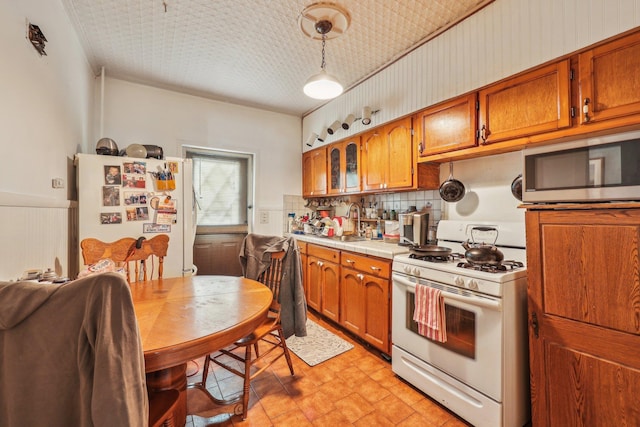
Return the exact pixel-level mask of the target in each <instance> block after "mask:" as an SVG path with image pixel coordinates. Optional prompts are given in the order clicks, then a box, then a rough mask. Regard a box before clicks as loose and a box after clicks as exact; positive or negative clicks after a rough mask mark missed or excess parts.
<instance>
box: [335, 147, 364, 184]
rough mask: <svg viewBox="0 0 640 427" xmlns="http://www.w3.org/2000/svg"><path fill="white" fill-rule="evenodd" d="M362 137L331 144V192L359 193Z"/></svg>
mask: <svg viewBox="0 0 640 427" xmlns="http://www.w3.org/2000/svg"><path fill="white" fill-rule="evenodd" d="M360 190H361V186H360V138H356V139H352V140H346V141H342V142H337V143H335V144H331V145H330V146H329V194H346V193H359V192H360Z"/></svg>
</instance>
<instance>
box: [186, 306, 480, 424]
mask: <svg viewBox="0 0 640 427" xmlns="http://www.w3.org/2000/svg"><path fill="white" fill-rule="evenodd" d="M309 317H310V318H311V319H313V320H314V321H316V322H317V323H319V324H321V325H322V326H324V327H325V328H327V329H329V330H331V331H332V332H334V333H336V334H337V335H339V336H341V337H342V338H344V339H346V340H347V341H349V342H351V343H353V344H354V346H355V347H354V348H353V349H352V350H349V351H347V352H346V353H343V354H341V355H339V356H337V357H334V358H332V359H330V360H328V361H326V362H323V363H321V364H319V365H316V366H314V367H310V366H309V365H307V364H306V363H305V362H303V361H302V360H301V359H299V358H298V357H297V356H296V355H295V354H294V353H291V356H292V358H293V368H294V370H295V375H294V376H291V374H290V373H289V368H288V367H287V363H286V360H285V359H284V358H281V359H280V360H278V361H277V362H276V363H275V364H274V365H273V366H272V367H271V368H270V369H268V370H266V371H265V372H263V373H262V374H261V375H260V376H258V377H257V378H255V379H254V380H253V382H252V385H251V388H252V391H251V397H250V399H249V416H248V417H247V419H246V420H245V421H242V419H241V417H239V416H227V415H221V416H218V417H215V418H201V417H196V416H189V417H188V419H187V427H202V426H207V425H210V424H213V423H216V424H215V425H218V426H236V425H237V426H260V427H266V426H295V427H304V426H331V427H334V426H367V427H369V426H402V427H408V426H421V427H436V426H438V427H444V426H446V427H469V426H470V424H468V423H466V422H464V421H463V420H461V419H460V418H458V417H457V416H455V415H454V414H453V413H451V412H449V411H448V410H447V409H445V408H444V407H442V406H440V405H439V404H437V403H435V402H434V401H432V400H431V399H429V398H428V397H426V396H425V395H424V394H422V393H420V392H418V391H417V390H416V389H414V388H413V387H411V386H409V385H408V384H407V383H405V382H403V381H402V380H400V379H399V378H398V377H396V376H395V375H394V374H393V372H392V371H391V364H390V363H389V362H386V361H385V360H383V359H382V358H381V357H380V356H379V355H378V354H376V353H374V352H372V351H369V350H368V349H366V348H365V347H363V346H362V345H361V344H359V343H358V342H356V341H355V340H353V339H352V337H351V336H350V335H348V334H345V333H344V332H342V331H341V330H339V329H337V328H335V327H333V326H332V324H329V323H327V322H325V321H323V320H322V319H321V318H319V317H318V316H316V315H314V314H313V313H310V314H309ZM198 364H199V366H200V367H201V366H202V361H198ZM212 366H215V368H213V367H212V368H211V371H212V374H210V375H209V379H208V381H207V388H208V389H209V390H210V391H211V393H212V394H213V395H214V396H216V397H219V398H220V397H225V398H230V397H233V396H235V395H238V393H239V392H240V390H241V389H242V379H241V378H239V377H237V376H235V375H233V374H230V373H229V372H227V371H225V370H223V369H222V368H219V367H218V366H217V365H214V364H212ZM200 376H201V373H200V372H198V373H197V374H195V375H193V376H192V377H190V378H189V382H197V381H199V379H200Z"/></svg>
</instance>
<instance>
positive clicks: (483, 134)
mask: <svg viewBox="0 0 640 427" xmlns="http://www.w3.org/2000/svg"><path fill="white" fill-rule="evenodd" d="M487 133H488V132H487V126H486V125H482V129H480V138H482V142H483V143H484V142H487Z"/></svg>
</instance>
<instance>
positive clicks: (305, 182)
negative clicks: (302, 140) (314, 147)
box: [302, 151, 313, 197]
mask: <svg viewBox="0 0 640 427" xmlns="http://www.w3.org/2000/svg"><path fill="white" fill-rule="evenodd" d="M312 155H313V152H311V151H307V152H306V153H304V154H302V195H303V196H305V197H306V196H310V195H311V193H312V191H313V157H312Z"/></svg>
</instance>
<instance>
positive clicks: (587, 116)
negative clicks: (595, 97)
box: [582, 98, 591, 123]
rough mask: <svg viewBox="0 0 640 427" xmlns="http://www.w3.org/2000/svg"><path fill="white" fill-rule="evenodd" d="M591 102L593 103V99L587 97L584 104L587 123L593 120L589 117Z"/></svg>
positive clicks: (583, 109)
mask: <svg viewBox="0 0 640 427" xmlns="http://www.w3.org/2000/svg"><path fill="white" fill-rule="evenodd" d="M589 104H591V100H590V99H589V98H585V99H584V104H582V114H583V115H584V122H585V123H586V122H588V121H589V120H591V117H589Z"/></svg>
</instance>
